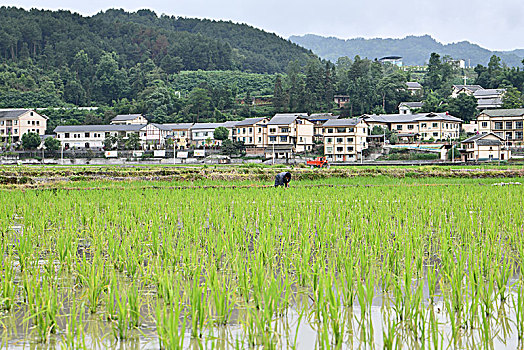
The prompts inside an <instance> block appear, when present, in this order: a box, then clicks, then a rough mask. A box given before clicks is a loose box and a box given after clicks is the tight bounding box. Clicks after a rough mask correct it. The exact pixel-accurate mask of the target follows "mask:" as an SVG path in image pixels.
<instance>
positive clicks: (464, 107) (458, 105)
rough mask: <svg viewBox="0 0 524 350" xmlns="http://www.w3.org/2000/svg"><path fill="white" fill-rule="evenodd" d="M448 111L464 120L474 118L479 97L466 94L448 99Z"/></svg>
mask: <svg viewBox="0 0 524 350" xmlns="http://www.w3.org/2000/svg"><path fill="white" fill-rule="evenodd" d="M448 111H449V113H451V114H452V115H454V116H455V117H458V118H461V119H462V120H464V121H470V120H473V119H474V118H475V116H476V114H477V99H476V98H475V97H473V96H468V95H466V94H459V95H458V97H457V98H450V99H448Z"/></svg>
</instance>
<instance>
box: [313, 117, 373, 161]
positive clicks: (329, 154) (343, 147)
mask: <svg viewBox="0 0 524 350" xmlns="http://www.w3.org/2000/svg"><path fill="white" fill-rule="evenodd" d="M322 128H323V129H324V131H323V135H324V155H325V156H326V158H327V159H328V160H329V161H331V162H354V161H357V160H359V159H363V156H362V151H363V150H364V149H366V148H368V143H367V136H368V133H369V125H368V124H367V123H366V121H365V120H364V119H362V118H352V119H330V120H328V121H326V122H325V123H324V124H323V126H322Z"/></svg>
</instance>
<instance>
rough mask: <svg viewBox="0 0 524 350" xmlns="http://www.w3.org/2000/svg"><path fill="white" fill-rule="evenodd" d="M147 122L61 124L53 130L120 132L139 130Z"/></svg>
mask: <svg viewBox="0 0 524 350" xmlns="http://www.w3.org/2000/svg"><path fill="white" fill-rule="evenodd" d="M146 125H147V124H131V125H59V126H57V127H56V128H55V130H53V131H54V132H55V133H57V132H96V131H100V132H106V131H107V132H111V131H112V132H118V131H129V132H133V131H135V132H136V131H139V130H140V129H142V128H143V127H144V126H146Z"/></svg>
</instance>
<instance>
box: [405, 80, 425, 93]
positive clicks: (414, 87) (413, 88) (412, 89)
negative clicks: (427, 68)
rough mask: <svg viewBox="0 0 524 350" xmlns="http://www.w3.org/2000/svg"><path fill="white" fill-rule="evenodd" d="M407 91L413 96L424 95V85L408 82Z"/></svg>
mask: <svg viewBox="0 0 524 350" xmlns="http://www.w3.org/2000/svg"><path fill="white" fill-rule="evenodd" d="M406 86H407V90H408V92H409V93H410V94H411V95H422V85H420V83H419V82H416V81H408V82H406Z"/></svg>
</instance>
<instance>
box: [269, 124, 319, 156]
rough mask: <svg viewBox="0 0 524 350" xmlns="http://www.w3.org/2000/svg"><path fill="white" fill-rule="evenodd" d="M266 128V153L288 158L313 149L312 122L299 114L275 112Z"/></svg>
mask: <svg viewBox="0 0 524 350" xmlns="http://www.w3.org/2000/svg"><path fill="white" fill-rule="evenodd" d="M267 129H268V131H267V135H268V147H267V148H266V155H270V156H273V154H274V156H275V158H289V157H292V156H293V154H294V153H303V152H306V151H311V150H312V149H313V145H314V143H313V133H314V131H313V129H314V128H313V123H312V122H310V121H309V120H307V119H306V118H305V117H303V116H302V115H300V114H276V115H275V116H274V117H273V118H271V120H270V121H269V122H268V123H267ZM273 150H275V151H274V152H273Z"/></svg>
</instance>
